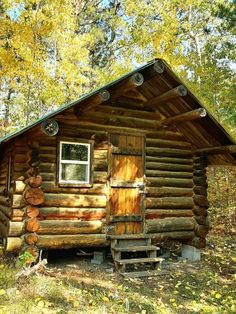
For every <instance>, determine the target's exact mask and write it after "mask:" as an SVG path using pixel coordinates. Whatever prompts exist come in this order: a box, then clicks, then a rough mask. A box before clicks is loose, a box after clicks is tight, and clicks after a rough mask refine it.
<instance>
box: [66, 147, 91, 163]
mask: <svg viewBox="0 0 236 314" xmlns="http://www.w3.org/2000/svg"><path fill="white" fill-rule="evenodd" d="M61 159H62V160H80V161H88V146H87V145H75V144H65V143H63V144H62V152H61Z"/></svg>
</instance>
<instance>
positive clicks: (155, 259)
mask: <svg viewBox="0 0 236 314" xmlns="http://www.w3.org/2000/svg"><path fill="white" fill-rule="evenodd" d="M163 260H164V258H161V257H144V258H129V259H118V260H115V261H116V262H117V263H119V264H136V263H154V262H162V261H163Z"/></svg>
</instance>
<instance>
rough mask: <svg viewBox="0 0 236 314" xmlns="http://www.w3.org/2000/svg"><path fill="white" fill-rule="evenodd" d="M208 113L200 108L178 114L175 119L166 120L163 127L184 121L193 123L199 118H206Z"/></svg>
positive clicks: (162, 123)
mask: <svg viewBox="0 0 236 314" xmlns="http://www.w3.org/2000/svg"><path fill="white" fill-rule="evenodd" d="M206 115H207V112H206V110H205V109H204V108H198V109H195V110H191V111H187V112H184V113H181V114H178V115H176V116H173V117H169V118H166V119H165V120H163V121H161V122H160V124H161V125H170V124H171V123H180V122H184V121H192V120H196V119H199V118H204V117H206Z"/></svg>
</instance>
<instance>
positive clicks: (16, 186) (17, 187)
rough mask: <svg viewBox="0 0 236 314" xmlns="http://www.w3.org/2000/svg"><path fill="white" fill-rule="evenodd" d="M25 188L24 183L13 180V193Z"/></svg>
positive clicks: (20, 191)
mask: <svg viewBox="0 0 236 314" xmlns="http://www.w3.org/2000/svg"><path fill="white" fill-rule="evenodd" d="M25 188H26V183H25V182H23V181H20V180H16V181H15V191H14V192H15V193H22V192H23V191H24V189H25Z"/></svg>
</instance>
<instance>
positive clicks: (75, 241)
mask: <svg viewBox="0 0 236 314" xmlns="http://www.w3.org/2000/svg"><path fill="white" fill-rule="evenodd" d="M108 244H109V242H108V241H107V239H106V235H105V234H89V235H85V234H80V235H75V234H74V235H40V236H39V240H38V242H37V245H38V246H39V247H40V248H42V249H68V248H74V247H97V246H105V245H108Z"/></svg>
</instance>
